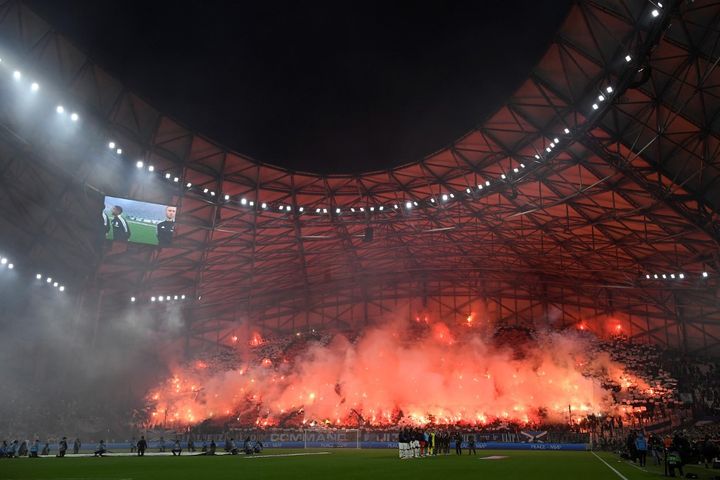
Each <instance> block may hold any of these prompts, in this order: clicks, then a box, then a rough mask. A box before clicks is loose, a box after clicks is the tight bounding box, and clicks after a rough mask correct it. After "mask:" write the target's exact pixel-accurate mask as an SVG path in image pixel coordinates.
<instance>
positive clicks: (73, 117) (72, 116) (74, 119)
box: [70, 112, 80, 122]
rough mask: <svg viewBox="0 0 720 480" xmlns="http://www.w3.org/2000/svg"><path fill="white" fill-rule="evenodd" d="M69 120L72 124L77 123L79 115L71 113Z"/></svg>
mask: <svg viewBox="0 0 720 480" xmlns="http://www.w3.org/2000/svg"><path fill="white" fill-rule="evenodd" d="M70 120H72V121H73V122H77V121H78V120H80V115H78V114H77V113H75V112H73V113H72V114H70Z"/></svg>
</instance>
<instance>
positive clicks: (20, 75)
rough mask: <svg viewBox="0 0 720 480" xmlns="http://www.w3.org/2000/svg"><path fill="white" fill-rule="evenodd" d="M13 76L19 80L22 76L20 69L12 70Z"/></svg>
mask: <svg viewBox="0 0 720 480" xmlns="http://www.w3.org/2000/svg"><path fill="white" fill-rule="evenodd" d="M13 78H14V79H15V80H20V79H21V78H22V73H20V70H15V71H14V72H13Z"/></svg>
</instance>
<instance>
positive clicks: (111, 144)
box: [108, 142, 115, 150]
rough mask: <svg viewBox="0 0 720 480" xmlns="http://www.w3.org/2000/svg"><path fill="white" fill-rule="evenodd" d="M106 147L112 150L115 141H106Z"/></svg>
mask: <svg viewBox="0 0 720 480" xmlns="http://www.w3.org/2000/svg"><path fill="white" fill-rule="evenodd" d="M108 148H109V149H110V150H112V149H113V148H115V142H110V143H108Z"/></svg>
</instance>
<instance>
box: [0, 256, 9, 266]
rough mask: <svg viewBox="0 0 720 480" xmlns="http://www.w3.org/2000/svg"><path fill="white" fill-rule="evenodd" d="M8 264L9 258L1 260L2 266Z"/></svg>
mask: <svg viewBox="0 0 720 480" xmlns="http://www.w3.org/2000/svg"><path fill="white" fill-rule="evenodd" d="M7 263H8V259H7V258H5V257H2V258H0V264H2V265H7Z"/></svg>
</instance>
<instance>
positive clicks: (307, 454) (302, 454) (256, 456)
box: [243, 452, 627, 480]
mask: <svg viewBox="0 0 720 480" xmlns="http://www.w3.org/2000/svg"><path fill="white" fill-rule="evenodd" d="M331 453H332V452H307V453H277V454H275V455H247V456H245V457H243V458H246V459H248V460H250V459H252V458H276V457H307V456H309V455H330V454H331ZM626 480H627V479H626Z"/></svg>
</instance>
